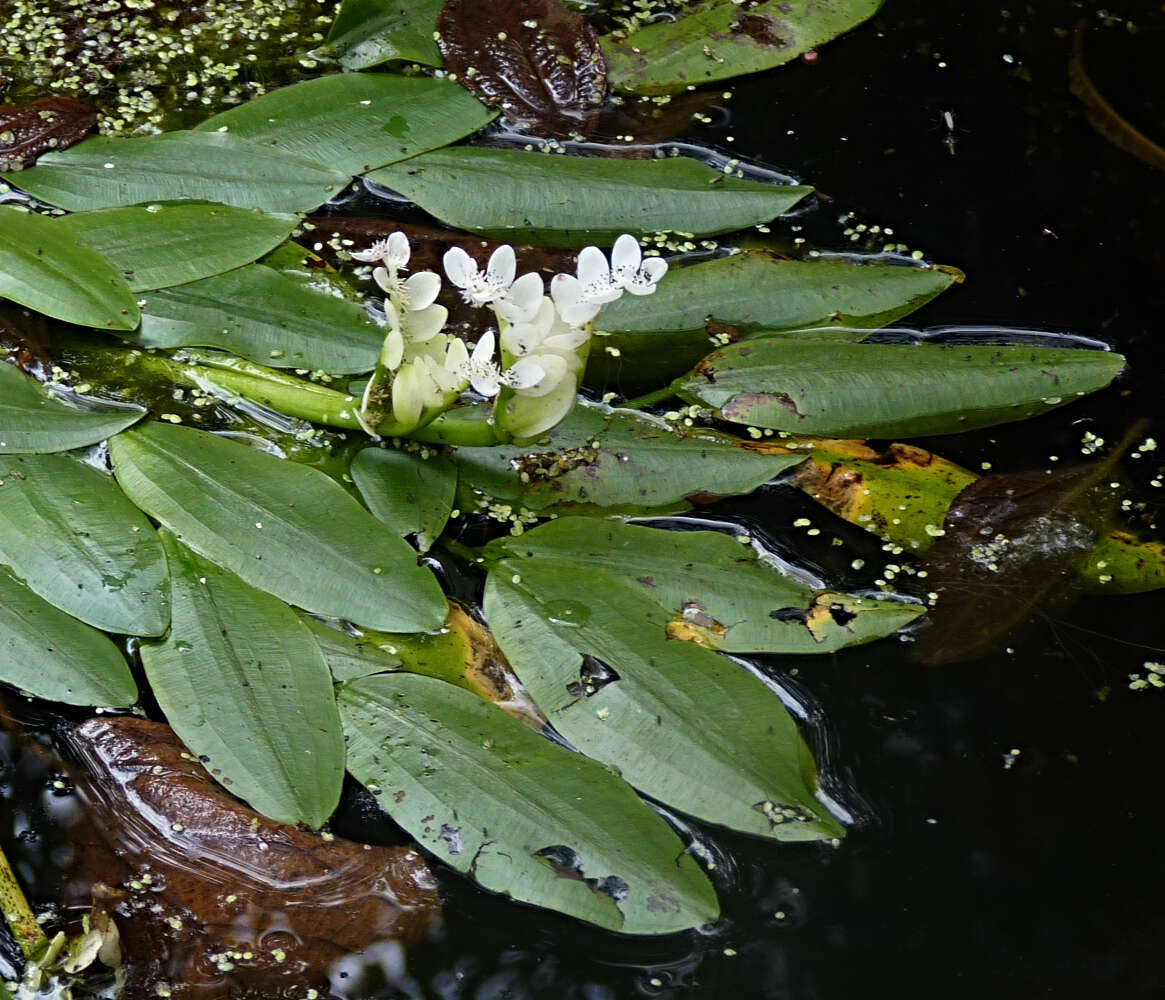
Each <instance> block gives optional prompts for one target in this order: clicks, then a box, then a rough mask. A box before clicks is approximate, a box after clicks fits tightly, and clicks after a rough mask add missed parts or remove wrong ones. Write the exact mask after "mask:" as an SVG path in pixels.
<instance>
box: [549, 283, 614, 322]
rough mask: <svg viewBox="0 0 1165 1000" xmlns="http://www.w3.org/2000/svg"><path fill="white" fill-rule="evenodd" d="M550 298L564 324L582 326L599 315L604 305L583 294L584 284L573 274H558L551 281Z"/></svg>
mask: <svg viewBox="0 0 1165 1000" xmlns="http://www.w3.org/2000/svg"><path fill="white" fill-rule="evenodd" d="M550 297H551V299H553V300H554V307H555V308H556V309H557V310H558V315H559V316H561V317H562V321H563V322H564V323H569V324H570V325H571V326H582V325H583V324H584V323H589V322H590V321H591V320H592V319H594V318H595V317H596V316H598V315H599V310H600V309H602V308H603V303H601V302H594V301H592V300H591V299H588V298H587V297H586V296H585V295H584V294H583V286H582V282H581V281H579V280H578V278H576V277H575V276H574V275H573V274H556V275H555V276H554V277H553V278H551V279H550Z"/></svg>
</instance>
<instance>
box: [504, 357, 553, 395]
mask: <svg viewBox="0 0 1165 1000" xmlns="http://www.w3.org/2000/svg"><path fill="white" fill-rule="evenodd" d="M545 376H546V369H545V368H544V367H542V364H541V359H540V358H520V359H519V360H518V361H517V362H516V363H515V364H514V366H513V367H512V368H510V369H509V370H507V371H506V384H507V385H509V386H510V388H512V389H531V388H533V387H534V386H536V385H537V384H538V383H539V382H541V381H542V379H543V378H545Z"/></svg>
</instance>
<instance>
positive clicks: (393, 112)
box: [196, 73, 494, 174]
mask: <svg viewBox="0 0 1165 1000" xmlns="http://www.w3.org/2000/svg"><path fill="white" fill-rule="evenodd" d="M493 116H494V115H493V112H491V111H489V110H488V109H486V108H485V107H484V106H483V105H482V103H481V102H480V101H478V100H477V99H476V98H474V97H473V95H472V94H470V93H468V92H467V91H466V90H465V88H464V87H461V86H459V85H458V84H457V83H454V82H453V81H452V80H448V79H433V78H431V77H406V76H390V75H388V74H385V73H339V74H336V75H335V76H324V77H320V78H318V79H315V80H305V81H304V82H303V83H297V84H294V85H293V86H290V87H280V88H279V89H278V90H273V91H271V92H270V93H269V94H264V95H263V96H262V97H259V98H256V99H255V100H253V101H247V103H245V104H240V105H239V106H238V107H236V108H231V109H230V110H229V111H224V112H222V114H218V115H215V116H214V117H213V118H210V119H208V120H207V121H205V122H203V123H202V124H201V125H199V126H198V128H197V130H196V131H199V132H217V131H220V130H224V129H225V130H227V132H228V133H229V134H230V135H232V136H235V137H236V138H242V139H247V140H249V141H251V142H254V143H256V144H258V145H261V146H264V147H269V148H271V147H273V148H274V149H276V150H282V151H283V152H286V153H293V154H295V155H297V156H301V157H303V158H304V159H305V160H311V161H312V162H313V163H316V164H320V165H326V166H328V167H331V168H332V169H333V170H340V171H343V172H344V173H346V174H363V173H366V172H367V171H369V170H372V169H373V168H374V167H383V166H384V165H385V164H388V163H395V162H396V161H397V160H403V159H405V158H406V157H410V156H416V155H417V154H418V153H424V152H426V151H427V150H430V149H437V148H438V147H440V146H446V145H448V144H449V143H451V142H456V141H457V140H458V139H461V138H464V137H465V136H467V135H469V134H470V133H471V132H476V131H477V130H478V129H479V128H481V127H482V126H483V125H485V124H486V123H487V122H489V120H490V119H491V118H493Z"/></svg>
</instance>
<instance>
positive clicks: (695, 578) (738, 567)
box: [486, 517, 923, 653]
mask: <svg viewBox="0 0 1165 1000" xmlns="http://www.w3.org/2000/svg"><path fill="white" fill-rule="evenodd" d="M486 553H487V556H488V558H490V559H494V560H497V559H501V558H506V559H507V560H508V562H509V564H510V565H514V566H517V567H521V566H524V565H525V564H526V560H531V559H533V560H536V561H537V562H538V563H539V565H540V568H541V567H545V568H546V569H547V570H549V569H551V568H553V567H554V566H555V565H557V566H558V568H559V570H560V572H562V573H563V574H564V575H565V576H570V575H572V574H574V573H578V572H586V573H587V574H588V576H589V578H590V579H592V580H594V581H596V582H597V581H605V582H604V583H603V584H602V585H603V586H607V585H608V584H612V585H616V586H618V587H620V588H623V587H625V588H627V589H629V590H631V591H634V592H635V593H636V594H639V595H641V596H644V597H646V598H647V599H648V600H649V601H650V602H651V604H652V605H654V606H655V607H656V608H657V609H659V610H662V611H663V612H665V616H666V620H667V623H666V625H665V627H664V634H665V635H666V637H667V638H669V639H674V640H683V641H688V642H694V643H697V644H698V645H701V646H706V647H707V648H709V649H719V650H722V651H724V652H727V653H830V652H833V651H834V650H837V649H842V648H843V647H845V646H852V645H855V644H857V643H862V642H869V641H870V640H871V639H879V638H881V637H882V636H885V635H889V634H890V633H891V632H894V631H897V630H898V629H899V628H901V627H902V626H903V625H906V624H908V623H909V622H912V621H913V620H914V619H915V618H917V617H918V616H919V615H920V614H922V610H923V609H922V608H921V607H919V606H917V605H905V604H898V603H892V602H890V601H874V600H870V599H868V598H861V597H853V596H850V595H847V594H840V593H837V592H835V591H831V590H821V589H818V588H815V587H810V586H807V585H805V584H804V583H801V582H799V581H798V580H796V579H795V578H793V577H791V576H785V575H782V574H781V573H780V572H778V571H777V569H776V568H774V567H773V566H772V565H769V564H768V563H766V562H762V561H761V559H760V558H758V555H757V553H756V552H755V551H754V550H753V549H752V548H750V547H748V546H746V545H741V544H740V542H739V540H738V539H736V538H732V537H730V536H729V535H725V534H722V533H721V532H718V531H660V530H659V529H656V528H649V527H637V526H634V525H629V524H620V523H618V522H612V521H607V522H603V523H602V524H601V525H599V524H595V522H594V521H592V520H591V519H589V518H578V517H561V518H558V519H557V520H554V521H549V522H547V523H546V524H543V525H540V526H539V527H537V528H535V529H533V530H532V531H527V532H525V533H523V534H522V535H521V536H519V537H518V538H516V539H510V538H501V539H498V540H497V541H495V542H492V543H490V545H489V546H488V547H487V548H486ZM518 573H519V574H522V575H524V574H525V570H524V569H521V568H519V569H518ZM643 607H645V608H646V607H647V605H646V604H644V605H643Z"/></svg>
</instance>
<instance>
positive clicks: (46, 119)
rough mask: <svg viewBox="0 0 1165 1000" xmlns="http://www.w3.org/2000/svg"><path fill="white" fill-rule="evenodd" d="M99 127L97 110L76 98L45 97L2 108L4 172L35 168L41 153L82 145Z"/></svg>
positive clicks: (0, 167)
mask: <svg viewBox="0 0 1165 1000" xmlns="http://www.w3.org/2000/svg"><path fill="white" fill-rule="evenodd" d="M96 126H97V109H96V108H95V107H93V105H92V104H90V103H88V102H87V101H79V100H77V99H76V98H73V97H41V98H38V99H37V100H35V101H33V102H32V103H30V104H5V105H3V106H2V107H0V170H20V169H22V168H24V167H31V166H32V165H33V164H34V163H35V162H36V158H37V157H38V156H40V154H41V153H47V152H48V151H49V150H50V149H65V148H66V147H68V146H71V145H73V143H75V142H80V141H81V140H82V139H84V138H85V136H87V135H88V134H89V133H90V132H91V131H93V129H94V128H96Z"/></svg>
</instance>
